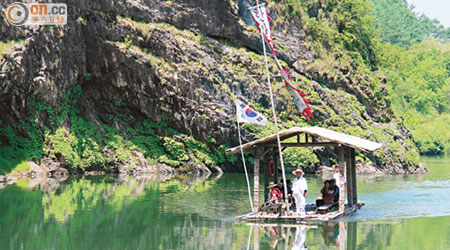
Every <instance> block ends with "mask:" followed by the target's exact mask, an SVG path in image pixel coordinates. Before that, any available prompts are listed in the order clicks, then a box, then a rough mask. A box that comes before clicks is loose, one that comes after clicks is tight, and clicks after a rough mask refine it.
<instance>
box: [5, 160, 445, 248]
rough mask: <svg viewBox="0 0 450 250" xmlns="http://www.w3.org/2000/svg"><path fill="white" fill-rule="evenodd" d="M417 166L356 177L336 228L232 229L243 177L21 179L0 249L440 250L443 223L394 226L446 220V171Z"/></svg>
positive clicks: (8, 198) (242, 205)
mask: <svg viewBox="0 0 450 250" xmlns="http://www.w3.org/2000/svg"><path fill="white" fill-rule="evenodd" d="M448 163H450V159H449V161H448ZM427 167H429V168H430V169H431V172H430V173H429V174H427V175H425V176H423V177H415V176H408V177H401V178H399V177H395V178H391V177H384V178H380V179H369V178H368V179H363V178H360V179H359V180H360V182H359V183H358V184H359V185H358V188H359V192H360V193H359V194H360V199H361V200H363V201H365V202H366V206H365V207H364V208H363V209H361V210H359V211H358V212H357V213H356V214H355V215H354V216H352V217H350V218H347V219H346V220H344V221H340V222H334V223H326V224H265V225H260V224H248V223H245V222H240V223H237V222H235V221H234V219H233V218H234V217H235V216H237V215H242V214H244V213H246V212H249V210H250V208H249V204H248V196H247V189H246V181H245V176H244V175H243V174H225V175H223V176H179V175H175V176H165V175H160V176H158V175H149V176H138V177H130V176H113V175H110V176H82V177H71V178H68V179H60V180H57V179H43V180H40V181H36V182H33V180H21V181H19V182H17V183H16V184H14V185H9V186H7V187H6V188H4V189H0V211H1V213H0V245H1V246H2V247H1V248H2V249H189V250H191V249H261V250H262V249H387V248H388V249H450V241H449V238H448V235H449V234H450V227H448V225H450V217H448V216H446V217H421V218H404V219H401V218H402V216H403V215H411V214H413V215H414V214H420V213H424V214H426V215H431V216H436V215H439V214H443V215H449V214H450V210H449V207H450V203H449V200H448V199H445V198H443V197H446V196H445V195H446V194H448V193H449V192H450V183H449V181H448V180H450V164H446V165H442V164H441V165H436V166H435V167H433V166H432V165H427ZM308 181H309V180H308ZM316 182H317V185H316V184H315V183H316ZM309 184H310V188H311V193H313V192H314V190H317V189H319V188H320V186H319V185H321V181H320V180H318V179H317V178H316V179H312V178H311V181H310V182H309ZM316 186H317V188H316ZM30 188H31V189H32V190H33V191H30ZM400 191H401V192H400ZM405 194H406V196H405ZM424 194H426V195H424ZM311 197H314V195H311ZM390 217H395V219H388V218H390ZM387 219H388V220H387ZM356 221H358V222H356Z"/></svg>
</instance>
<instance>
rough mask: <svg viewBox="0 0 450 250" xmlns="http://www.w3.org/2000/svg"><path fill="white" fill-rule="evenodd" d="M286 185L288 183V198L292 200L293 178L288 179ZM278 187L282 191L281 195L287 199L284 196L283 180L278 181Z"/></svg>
mask: <svg viewBox="0 0 450 250" xmlns="http://www.w3.org/2000/svg"><path fill="white" fill-rule="evenodd" d="M286 185H287V197H288V200H289V201H290V200H291V199H292V183H291V180H286ZM277 187H278V189H279V190H280V192H281V197H282V198H283V200H285V197H284V185H283V181H282V180H281V181H280V182H278V186H277Z"/></svg>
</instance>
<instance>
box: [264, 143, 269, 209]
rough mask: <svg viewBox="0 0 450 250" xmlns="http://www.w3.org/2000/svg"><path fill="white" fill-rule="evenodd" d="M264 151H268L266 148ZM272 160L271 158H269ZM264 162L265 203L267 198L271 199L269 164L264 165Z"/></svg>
mask: <svg viewBox="0 0 450 250" xmlns="http://www.w3.org/2000/svg"><path fill="white" fill-rule="evenodd" d="M264 151H266V148H264ZM269 159H270V158H269ZM264 163H265V162H263V168H264V201H266V199H267V197H269V192H270V191H269V188H268V186H269V164H264Z"/></svg>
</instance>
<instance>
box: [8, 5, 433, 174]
mask: <svg viewBox="0 0 450 250" xmlns="http://www.w3.org/2000/svg"><path fill="white" fill-rule="evenodd" d="M11 2H13V1H6V2H2V3H0V7H1V8H2V9H4V8H6V6H7V5H8V4H9V3H11ZM63 2H66V3H67V4H68V5H69V10H70V13H69V21H68V24H67V25H65V26H63V27H37V28H33V29H32V28H30V29H26V28H15V27H13V26H11V25H9V24H8V23H7V22H6V20H4V19H2V20H0V30H2V33H1V34H2V36H3V37H0V39H2V40H24V43H23V46H22V47H18V48H16V49H15V50H14V51H13V52H12V53H10V54H9V55H8V56H5V58H4V59H3V60H2V61H1V64H0V109H1V110H2V112H0V120H1V121H2V124H4V125H5V124H7V125H13V124H15V125H17V128H16V130H17V132H18V133H20V134H22V135H25V134H26V132H27V131H26V128H24V127H22V126H21V125H20V124H19V122H18V121H21V120H29V118H30V115H29V110H28V108H27V107H28V106H29V105H30V103H36V102H45V103H47V104H48V105H49V106H50V107H52V108H53V109H54V110H55V111H56V112H57V113H64V112H66V111H65V110H64V105H61V103H63V101H64V98H66V96H65V93H67V92H68V91H70V90H72V89H73V88H74V87H75V86H76V85H80V86H81V88H82V92H83V95H82V96H81V97H80V99H79V101H78V103H77V104H76V107H77V111H78V115H79V116H82V117H84V118H85V119H89V120H90V121H91V122H92V123H93V124H108V125H111V126H113V127H115V128H117V129H119V130H122V131H125V128H124V127H123V125H122V124H121V123H120V122H118V121H117V119H111V117H117V116H118V115H121V117H120V118H121V119H122V120H123V121H133V122H134V121H143V120H145V119H150V120H152V121H153V122H155V123H157V124H161V123H165V124H167V126H168V127H169V128H171V129H175V130H177V131H179V132H181V133H183V134H187V135H192V136H193V137H194V138H196V139H197V140H199V141H202V142H206V141H208V140H209V139H211V138H213V139H214V140H216V141H217V143H218V144H223V145H227V146H234V145H236V144H237V142H238V141H237V133H236V132H237V128H236V126H235V123H234V122H233V118H234V117H235V110H234V100H233V99H234V96H235V95H237V96H241V97H244V98H245V99H247V100H248V102H251V103H258V104H259V105H260V107H261V109H266V110H267V109H269V108H270V106H269V105H270V104H269V103H270V102H269V98H268V92H269V91H268V88H267V85H266V84H265V72H264V66H263V65H264V64H263V57H262V56H261V53H260V52H261V43H260V38H259V36H258V34H257V33H256V31H255V28H252V27H251V26H250V24H249V23H248V22H249V21H248V12H246V5H245V1H237V2H238V4H236V3H235V2H233V1H223V0H211V1H203V0H178V1H159V0H146V1H130V0H118V1H110V0H99V1H87V2H86V1H82V2H79V1H63ZM246 22H247V23H246ZM285 30H287V31H289V32H287V33H286V32H283V31H285ZM3 31H5V32H3ZM274 37H277V44H279V45H277V46H280V48H283V49H282V50H281V51H280V58H281V59H283V60H284V62H285V63H286V64H287V65H289V66H290V67H291V68H292V69H294V70H295V72H293V74H294V76H295V77H299V78H301V79H305V80H304V81H303V80H302V81H299V83H300V87H301V88H302V89H305V92H307V93H310V94H311V99H312V103H311V106H313V109H314V116H315V120H316V121H317V122H316V123H317V125H320V126H325V127H329V128H332V129H336V130H339V131H343V132H348V133H350V134H354V135H357V136H361V137H364V138H367V139H371V140H375V141H380V142H382V143H383V145H384V147H383V148H382V150H381V151H380V152H378V153H376V154H361V157H363V158H364V159H365V161H366V162H372V163H373V165H371V166H373V169H375V170H374V171H381V172H386V173H401V172H406V173H415V172H418V171H419V172H420V171H424V168H423V166H422V165H421V164H420V159H418V157H416V158H414V157H411V156H410V155H409V154H410V153H411V152H413V153H415V154H417V150H416V148H415V145H414V141H413V138H412V136H411V134H410V133H409V131H408V130H407V129H406V128H405V127H404V126H403V124H402V122H401V121H400V120H399V119H398V118H397V117H396V116H395V115H394V114H393V112H392V110H391V109H390V107H389V106H388V105H387V104H386V103H385V102H383V101H382V100H383V99H381V101H374V99H375V98H374V92H373V91H372V90H370V89H368V88H366V87H364V86H362V85H361V86H360V85H358V84H357V83H356V82H354V80H352V78H351V77H350V75H349V74H350V73H348V70H346V69H337V70H338V71H340V72H344V73H342V75H343V78H342V79H337V78H336V79H333V78H331V77H326V76H324V75H323V74H320V73H319V72H318V69H317V68H315V67H313V66H311V65H310V64H308V62H313V61H314V60H315V58H316V55H315V54H314V52H313V51H312V49H311V48H310V47H308V46H307V45H306V44H305V39H306V38H305V33H304V32H303V30H302V28H301V27H299V26H298V25H297V24H296V23H285V24H283V25H282V26H280V27H277V29H276V30H275V32H274ZM271 71H272V72H273V73H276V69H275V67H273V65H272V66H271ZM345 77H347V78H345ZM378 88H379V89H377V93H380V94H381V95H386V91H385V90H384V88H383V87H382V86H379V87H378ZM274 91H275V93H276V94H277V98H276V106H277V109H278V110H277V111H278V112H279V113H281V112H285V113H287V114H289V116H291V118H290V119H291V120H293V121H294V124H297V125H304V124H305V123H304V122H302V121H301V118H300V117H301V115H300V114H299V113H298V111H297V110H296V109H295V106H294V104H293V103H292V102H291V100H290V98H289V97H288V95H287V92H284V91H285V90H283V84H282V83H281V82H275V90H274ZM117 103H119V104H120V105H118V104H117ZM124 110H125V111H126V112H125V111H124ZM292 117H294V118H292ZM49 118H50V117H49V115H48V114H47V113H44V112H38V113H37V116H36V117H35V118H34V120H33V122H34V123H35V124H36V126H37V127H38V128H40V129H41V130H42V131H43V130H44V128H50V129H52V130H53V131H54V130H55V129H56V128H58V127H59V126H66V127H70V125H71V124H70V122H69V121H68V120H65V119H62V120H61V121H58V122H60V123H59V124H54V123H51V122H49V120H51V119H49ZM291 124H292V123H291ZM157 132H158V134H159V135H162V136H166V135H170V132H168V130H161V129H160V130H158V131H157ZM98 133H100V134H102V135H104V134H105V133H106V132H105V131H102V130H98ZM244 135H245V137H246V139H251V138H253V136H254V133H252V132H250V131H248V130H247V131H246V132H244ZM1 140H3V142H4V143H8V142H7V141H5V138H1ZM402 148H403V149H405V150H397V149H402ZM103 153H104V155H105V156H106V157H110V159H111V160H112V162H113V164H114V165H115V166H116V167H117V169H118V170H119V171H120V172H127V171H128V172H130V171H131V172H147V171H149V172H152V171H154V166H155V165H154V164H153V165H152V164H149V163H148V161H147V159H146V158H145V157H144V156H143V155H142V153H141V152H138V151H133V152H132V153H133V155H134V156H135V157H134V159H138V160H137V162H136V161H135V162H121V163H119V162H117V161H115V160H114V156H113V155H112V154H110V153H108V152H106V151H104V152H103ZM317 153H318V155H319V153H320V155H322V157H323V158H322V159H321V161H322V163H323V164H328V163H329V162H327V161H329V158H330V155H331V153H330V152H324V151H317ZM411 159H415V160H411ZM58 164H59V165H58ZM61 164H62V163H61V162H55V161H52V160H49V159H48V158H44V159H43V160H42V165H44V166H46V168H47V171H50V172H52V171H54V170H55V169H58V168H59V167H61V166H60V165H61ZM157 166H158V167H160V168H161V169H162V170H163V171H168V172H170V171H172V170H170V169H169V168H167V167H166V165H157ZM63 167H64V165H63ZM190 167H192V168H194V169H196V170H195V171H200V172H208V171H210V170H209V169H208V168H206V167H205V165H204V164H200V165H198V164H197V165H196V163H194V162H191V163H190ZM208 167H210V168H211V166H208ZM362 168H364V169H365V168H369V167H368V166H367V165H362ZM228 169H229V170H235V169H236V168H233V167H229V168H228ZM370 169H372V167H370ZM394 169H395V170H394Z"/></svg>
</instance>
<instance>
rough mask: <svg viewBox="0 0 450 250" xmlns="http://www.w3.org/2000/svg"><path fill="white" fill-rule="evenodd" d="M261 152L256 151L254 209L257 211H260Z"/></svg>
mask: <svg viewBox="0 0 450 250" xmlns="http://www.w3.org/2000/svg"><path fill="white" fill-rule="evenodd" d="M259 152H260V150H259V149H258V148H256V149H255V156H254V157H255V158H254V159H255V160H254V166H253V208H254V210H255V211H258V209H259V160H260V154H259Z"/></svg>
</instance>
